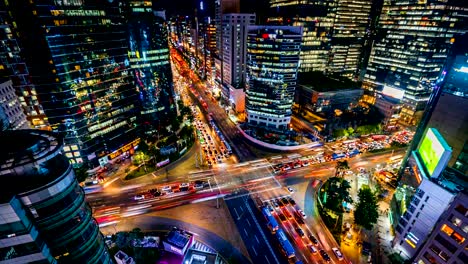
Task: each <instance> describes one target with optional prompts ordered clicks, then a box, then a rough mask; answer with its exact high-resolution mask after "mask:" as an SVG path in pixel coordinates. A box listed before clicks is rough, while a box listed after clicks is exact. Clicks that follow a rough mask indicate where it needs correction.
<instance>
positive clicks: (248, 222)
mask: <svg viewBox="0 0 468 264" xmlns="http://www.w3.org/2000/svg"><path fill="white" fill-rule="evenodd" d="M246 220H247V224H249V226H252V225H251V224H250V221H249V219H248V218H246Z"/></svg>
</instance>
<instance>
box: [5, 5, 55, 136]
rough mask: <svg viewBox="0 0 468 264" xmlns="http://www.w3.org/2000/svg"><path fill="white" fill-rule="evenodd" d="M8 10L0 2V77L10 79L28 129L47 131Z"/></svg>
mask: <svg viewBox="0 0 468 264" xmlns="http://www.w3.org/2000/svg"><path fill="white" fill-rule="evenodd" d="M8 9H9V2H8V1H0V21H1V26H0V77H5V78H9V79H11V81H12V84H13V88H14V90H15V93H16V95H17V96H18V99H19V101H20V103H21V107H22V111H23V112H24V114H25V115H26V118H27V120H28V123H29V124H28V125H29V127H31V128H38V129H46V130H48V129H50V128H49V124H48V121H47V116H46V115H45V112H44V109H43V108H42V105H41V104H40V102H39V99H38V98H37V91H36V88H35V86H34V84H33V83H32V82H31V76H30V74H29V69H28V66H27V64H26V63H25V60H24V58H23V57H22V54H21V46H20V41H19V39H18V30H17V27H16V26H15V25H16V22H15V21H14V18H13V17H12V16H11V13H9V12H8V11H7V10H8Z"/></svg>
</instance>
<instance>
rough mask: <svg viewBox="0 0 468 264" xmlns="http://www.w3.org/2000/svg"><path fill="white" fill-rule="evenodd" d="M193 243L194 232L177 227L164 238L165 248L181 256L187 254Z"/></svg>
mask: <svg viewBox="0 0 468 264" xmlns="http://www.w3.org/2000/svg"><path fill="white" fill-rule="evenodd" d="M193 243H194V237H193V234H191V233H189V232H186V231H185V230H181V229H176V228H174V229H173V230H171V231H170V232H169V233H168V234H167V237H166V238H165V239H164V240H163V246H164V250H166V251H168V252H172V253H175V254H178V255H181V256H184V255H185V253H186V252H187V250H188V249H189V248H190V247H191V246H192V245H193Z"/></svg>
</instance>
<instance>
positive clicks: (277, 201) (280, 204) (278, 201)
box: [275, 199, 284, 208]
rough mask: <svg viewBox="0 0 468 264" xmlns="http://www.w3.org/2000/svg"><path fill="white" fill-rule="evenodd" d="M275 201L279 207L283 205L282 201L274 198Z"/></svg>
mask: <svg viewBox="0 0 468 264" xmlns="http://www.w3.org/2000/svg"><path fill="white" fill-rule="evenodd" d="M275 202H276V203H277V204H278V205H279V207H280V208H281V207H284V203H282V202H281V201H280V200H279V199H275Z"/></svg>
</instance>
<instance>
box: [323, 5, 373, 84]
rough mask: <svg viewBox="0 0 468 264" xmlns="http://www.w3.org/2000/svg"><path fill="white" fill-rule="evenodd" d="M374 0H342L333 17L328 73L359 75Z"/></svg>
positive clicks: (348, 75) (345, 75)
mask: <svg viewBox="0 0 468 264" xmlns="http://www.w3.org/2000/svg"><path fill="white" fill-rule="evenodd" d="M371 6H372V0H338V1H337V2H336V5H335V6H334V7H333V12H334V14H335V19H334V21H333V29H332V33H331V35H332V39H331V50H330V60H329V62H328V65H327V70H326V71H327V72H328V73H336V74H339V75H341V76H344V77H348V78H350V79H356V78H357V76H358V73H359V66H360V64H361V60H362V56H363V48H364V42H365V41H366V37H367V35H368V29H369V23H370V17H369V15H370V12H371Z"/></svg>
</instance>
